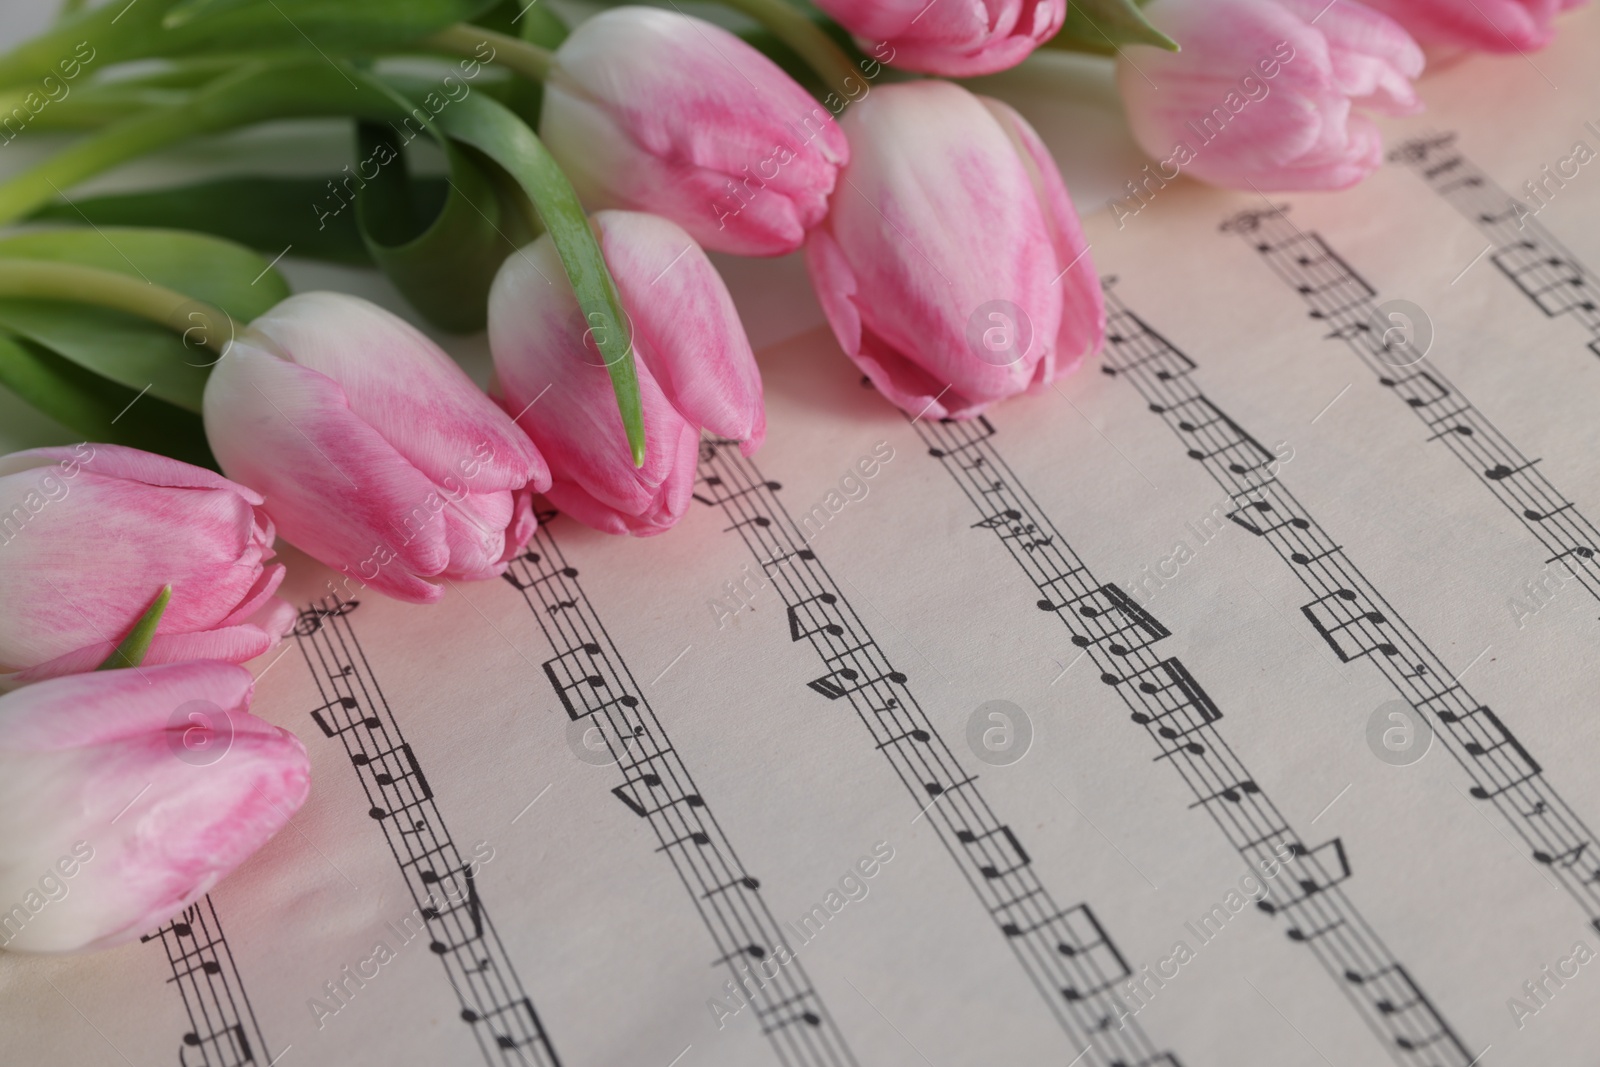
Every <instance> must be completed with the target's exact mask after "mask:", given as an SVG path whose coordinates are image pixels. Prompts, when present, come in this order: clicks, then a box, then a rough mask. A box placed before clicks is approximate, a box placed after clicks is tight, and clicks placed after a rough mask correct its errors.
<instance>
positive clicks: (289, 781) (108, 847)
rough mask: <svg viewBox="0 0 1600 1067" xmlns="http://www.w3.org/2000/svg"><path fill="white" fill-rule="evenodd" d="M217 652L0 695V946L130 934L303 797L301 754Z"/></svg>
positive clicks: (221, 867)
mask: <svg viewBox="0 0 1600 1067" xmlns="http://www.w3.org/2000/svg"><path fill="white" fill-rule="evenodd" d="M251 687H252V682H251V678H250V672H249V671H247V670H245V669H244V668H243V667H236V666H233V665H231V664H226V663H211V662H193V663H174V664H167V665H165V666H160V667H152V666H145V667H140V668H138V669H128V670H117V671H96V672H92V673H89V674H79V675H74V676H73V677H70V678H57V679H53V680H50V681H45V682H40V683H38V684H37V685H31V686H28V687H27V688H25V689H19V690H17V691H16V692H13V693H10V694H8V695H6V696H4V697H0V945H3V946H4V947H5V948H8V949H12V950H14V951H21V952H77V951H82V950H85V949H99V948H108V947H110V946H112V945H119V944H122V943H123V942H126V941H132V940H134V939H135V938H137V937H138V936H139V935H141V934H146V933H149V932H150V931H152V930H153V929H154V928H155V927H156V926H158V925H159V924H161V923H162V922H164V921H166V920H167V919H169V918H171V917H172V916H173V915H175V914H177V913H178V912H180V911H182V910H183V909H184V908H185V907H187V906H188V905H189V904H191V903H193V902H194V901H195V900H196V899H197V898H199V897H200V896H201V895H202V894H204V893H207V892H209V891H210V890H211V889H212V887H214V886H215V885H216V884H217V883H218V882H219V881H221V880H222V878H223V877H224V876H226V875H227V874H228V873H229V872H230V871H232V870H233V869H234V868H235V867H237V866H239V864H241V863H243V862H244V861H245V860H246V859H248V858H249V857H250V856H251V855H252V854H254V853H255V851H256V850H257V849H259V848H260V847H261V846H262V845H263V844H265V843H266V841H267V840H268V839H269V838H270V837H272V835H273V834H275V833H277V832H278V831H279V830H281V829H282V828H283V827H284V825H285V824H286V823H287V822H288V821H289V818H290V817H291V816H292V815H294V813H295V812H296V811H298V810H299V808H300V805H301V804H302V803H304V802H305V799H306V792H307V790H308V788H309V786H310V770H311V768H310V764H309V762H308V760H307V759H306V750H305V746H303V745H302V744H301V743H300V741H299V740H298V739H297V738H296V737H295V736H294V735H293V734H291V733H289V732H288V731H287V730H281V729H279V728H278V727H276V726H272V725H270V724H268V723H266V722H263V721H262V720H261V719H258V718H256V717H255V716H254V715H251V714H250V713H249V707H250V692H251Z"/></svg>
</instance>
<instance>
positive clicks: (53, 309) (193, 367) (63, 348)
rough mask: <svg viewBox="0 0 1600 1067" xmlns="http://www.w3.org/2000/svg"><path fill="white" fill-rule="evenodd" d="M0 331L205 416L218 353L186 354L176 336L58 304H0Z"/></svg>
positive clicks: (127, 318)
mask: <svg viewBox="0 0 1600 1067" xmlns="http://www.w3.org/2000/svg"><path fill="white" fill-rule="evenodd" d="M0 328H3V329H5V330H7V331H8V332H10V333H12V334H14V335H16V336H18V337H25V338H27V339H28V340H29V341H32V342H33V343H35V344H37V345H42V346H43V347H45V348H48V349H50V351H52V352H54V353H55V354H56V355H59V356H63V357H65V358H66V359H70V360H71V361H72V362H74V363H76V364H77V365H78V366H80V367H82V368H84V369H85V370H90V371H93V372H94V373H96V374H98V375H100V376H101V377H103V378H109V379H111V380H112V381H114V382H117V383H118V384H120V385H124V386H127V387H128V388H129V389H132V390H133V391H134V392H135V393H137V392H138V391H139V390H141V389H146V388H148V389H149V391H150V393H149V395H150V396H153V397H160V398H161V399H162V400H165V401H167V402H168V403H171V404H176V405H177V406H178V407H180V408H183V409H184V410H186V411H192V412H196V413H198V412H199V411H200V397H201V395H202V394H203V393H204V392H205V388H206V375H207V374H208V373H209V371H210V368H211V365H212V363H213V362H214V361H215V359H216V355H215V353H212V352H209V351H206V350H204V349H200V350H197V349H194V348H186V347H185V346H184V344H183V341H182V339H181V338H180V337H179V336H178V335H177V334H175V333H173V332H172V331H171V330H168V329H166V328H164V327H162V326H160V325H157V324H156V323H153V322H146V321H145V320H143V319H137V318H134V317H133V316H132V315H127V314H124V313H122V312H120V311H111V310H109V309H106V308H97V307H87V306H85V305H83V304H68V303H62V302H58V301H54V300H0Z"/></svg>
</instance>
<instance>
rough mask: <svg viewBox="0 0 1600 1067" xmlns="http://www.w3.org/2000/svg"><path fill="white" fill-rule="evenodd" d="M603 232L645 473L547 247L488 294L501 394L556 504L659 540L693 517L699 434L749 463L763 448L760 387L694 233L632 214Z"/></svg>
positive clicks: (511, 264)
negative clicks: (635, 386)
mask: <svg viewBox="0 0 1600 1067" xmlns="http://www.w3.org/2000/svg"><path fill="white" fill-rule="evenodd" d="M593 223H594V227H595V230H596V232H597V233H598V235H599V238H600V249H601V251H602V252H603V253H604V254H605V258H606V263H607V265H609V266H610V268H611V273H612V276H613V277H615V278H616V281H617V290H618V292H619V294H620V295H621V297H622V307H623V310H624V312H626V314H627V317H628V320H629V322H628V326H629V329H630V330H631V331H632V341H633V346H634V354H635V356H636V357H637V364H636V365H637V367H638V372H639V395H640V397H641V399H642V401H643V407H644V429H645V438H646V439H647V440H648V441H649V445H650V447H649V453H648V455H647V457H646V459H645V465H644V466H643V467H642V468H635V467H634V465H633V460H632V457H631V456H630V455H629V454H628V448H627V444H626V442H625V441H624V440H623V436H622V421H621V416H619V415H618V413H617V405H616V401H615V400H614V399H613V398H612V392H611V383H610V377H609V375H608V374H607V373H606V368H605V363H604V360H603V359H602V358H601V356H600V355H599V352H598V349H597V347H596V345H595V342H594V340H593V339H592V338H591V337H590V336H589V333H590V331H589V329H588V327H587V325H586V324H585V322H584V319H583V316H582V313H581V312H580V310H579V308H578V304H577V300H576V299H575V298H574V297H573V295H572V290H571V288H570V287H569V286H567V285H565V284H552V283H551V282H550V279H560V278H561V261H560V260H559V259H558V258H557V256H556V251H555V246H554V244H553V243H552V242H551V240H550V238H549V236H548V235H547V236H543V237H540V238H539V239H538V240H537V241H535V242H534V243H533V244H531V245H529V246H528V247H527V248H525V249H523V250H522V251H521V252H519V253H517V254H516V255H514V256H512V257H511V258H510V259H508V260H506V261H505V264H504V265H503V266H502V267H501V268H500V274H499V276H498V277H496V278H495V281H494V286H493V288H492V289H490V291H489V346H490V348H491V349H492V350H493V352H494V365H495V378H496V382H497V388H498V389H499V390H500V391H501V403H502V404H503V405H504V406H505V408H506V410H507V411H511V412H519V413H520V415H519V417H518V419H517V422H518V424H519V425H521V426H522V428H523V429H524V430H526V431H527V432H528V436H529V437H531V438H532V439H533V441H534V443H535V444H536V445H538V447H539V450H540V451H541V452H542V453H543V454H544V455H545V457H546V458H547V459H548V460H549V461H550V470H551V475H552V482H551V485H550V489H549V491H548V492H547V493H546V494H545V495H546V496H547V497H548V498H549V499H550V502H551V503H552V504H554V505H555V506H556V507H557V508H559V509H560V510H561V511H563V512H565V513H567V514H569V515H571V516H572V517H573V518H575V519H577V520H578V521H579V522H582V523H586V524H587V525H589V526H593V527H594V528H595V529H598V530H604V531H606V532H607V533H631V534H638V535H645V534H657V533H662V532H664V531H666V530H667V529H668V528H669V527H671V526H672V525H673V524H674V523H676V522H677V521H678V520H679V519H680V518H682V517H683V513H684V511H685V509H686V508H687V507H688V504H689V496H690V493H691V492H692V491H693V489H694V478H695V465H696V461H697V457H698V454H699V443H700V431H701V429H702V428H704V429H708V430H710V431H711V432H713V433H715V434H718V435H720V436H722V437H725V438H730V439H733V440H737V441H742V442H744V452H745V454H746V455H749V454H750V453H751V452H754V451H755V449H756V447H757V446H758V445H759V444H760V443H761V439H762V438H763V437H764V436H765V435H766V414H765V412H764V411H763V409H762V406H761V376H760V373H759V372H758V371H757V369H756V361H755V356H754V354H753V353H752V352H751V351H750V341H749V339H748V338H746V337H745V333H744V326H743V325H742V324H741V323H740V322H739V313H738V311H737V310H735V308H734V306H733V298H732V297H730V296H729V295H728V290H727V287H726V286H724V285H723V283H722V278H721V276H720V275H718V274H717V271H716V268H715V267H713V266H712V265H711V261H710V260H709V259H707V258H706V254H705V253H704V252H703V251H701V249H700V246H699V245H697V244H695V243H694V241H693V239H691V238H690V236H689V235H688V234H687V233H685V232H684V231H683V230H682V229H681V228H679V227H678V226H677V225H675V224H673V223H671V222H669V221H667V220H666V219H663V218H660V217H658V216H655V215H643V214H638V213H635V212H628V211H602V212H600V213H598V214H597V215H595V216H594V218H593ZM546 390H548V391H549V396H548V397H545V392H546ZM542 397H543V399H541V398H542Z"/></svg>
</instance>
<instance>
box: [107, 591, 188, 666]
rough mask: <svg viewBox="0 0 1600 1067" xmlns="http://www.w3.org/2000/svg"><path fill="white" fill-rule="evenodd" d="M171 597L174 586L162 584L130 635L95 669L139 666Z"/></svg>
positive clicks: (130, 631) (153, 638)
mask: <svg viewBox="0 0 1600 1067" xmlns="http://www.w3.org/2000/svg"><path fill="white" fill-rule="evenodd" d="M171 599H172V586H170V585H164V586H162V587H161V592H159V593H157V594H156V598H155V600H153V601H151V603H150V606H149V607H148V608H146V609H145V613H144V614H143V615H141V616H139V621H138V622H136V623H134V624H133V629H131V630H129V631H128V636H126V637H124V638H123V639H122V640H121V641H120V642H119V643H118V644H117V647H116V648H114V649H112V650H111V655H109V656H107V657H106V661H105V662H104V663H102V664H100V666H98V667H96V668H95V670H97V671H114V670H118V669H120V668H123V667H137V666H138V665H139V664H141V663H143V662H144V657H145V654H146V653H148V652H149V651H150V642H151V641H154V640H155V637H156V627H157V626H160V625H161V616H162V615H163V614H165V613H166V610H167V601H169V600H171Z"/></svg>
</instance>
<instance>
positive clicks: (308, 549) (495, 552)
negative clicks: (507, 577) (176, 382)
mask: <svg viewBox="0 0 1600 1067" xmlns="http://www.w3.org/2000/svg"><path fill="white" fill-rule="evenodd" d="M204 413H205V424H206V437H207V438H208V439H209V440H210V442H211V450H212V452H214V453H215V454H216V457H217V461H218V462H219V463H221V464H222V469H223V470H225V471H227V472H228V474H229V475H230V476H231V477H234V478H237V479H238V480H239V481H241V482H243V483H245V484H246V485H249V486H251V487H252V488H254V489H257V490H260V491H261V493H262V494H263V495H264V496H265V497H266V509H267V513H268V514H270V515H271V516H272V518H273V520H274V521H275V522H276V523H277V524H278V530H279V532H280V533H282V534H283V536H284V537H285V538H286V539H287V540H289V541H291V542H293V543H294V544H295V545H296V546H297V547H299V548H300V549H301V550H302V551H304V552H305V553H307V554H308V555H310V556H312V557H314V558H316V559H318V560H320V561H322V562H323V563H326V564H327V565H328V566H330V567H333V568H335V569H337V570H339V571H341V572H343V573H344V574H346V575H347V576H349V577H350V578H352V579H355V580H357V581H359V582H362V583H365V584H367V585H370V586H372V587H373V588H374V589H376V590H378V591H379V592H381V593H387V594H388V595H389V596H393V597H398V598H400V599H402V600H410V601H414V602H417V603H432V602H433V601H436V600H438V599H439V598H440V597H441V596H442V595H443V594H444V589H443V587H442V586H441V585H439V584H437V583H436V582H434V581H430V580H429V579H439V580H448V579H452V578H461V579H478V578H492V577H494V576H496V575H499V574H500V573H502V572H503V571H504V570H505V568H506V565H507V563H509V562H510V560H511V559H512V558H513V557H514V556H515V555H516V554H517V553H518V552H519V551H521V550H522V546H523V545H525V544H527V541H528V538H529V537H531V536H533V531H534V526H535V522H534V518H533V509H532V495H533V493H534V492H536V491H539V490H542V489H544V488H545V487H546V486H547V485H548V484H549V472H548V471H547V470H546V468H545V465H544V461H543V460H542V459H541V458H540V456H539V453H538V451H537V450H536V449H535V448H534V447H533V445H532V444H531V443H530V442H529V441H528V439H527V437H526V436H525V435H524V434H523V433H522V431H521V430H518V429H517V427H516V426H515V425H513V424H512V422H511V420H510V419H509V418H507V417H506V415H505V413H504V412H502V411H501V410H500V409H499V408H498V407H496V406H495V404H494V402H493V401H491V400H490V399H489V398H488V397H487V396H485V395H484V394H483V393H482V392H481V391H480V390H479V389H478V387H477V386H476V385H474V384H473V383H472V379H470V378H468V377H467V375H466V372H464V371H463V370H462V369H461V368H460V367H458V366H457V365H456V364H455V363H454V362H453V361H452V360H451V359H450V357H449V356H448V355H446V354H445V352H444V351H443V350H442V349H440V348H439V346H438V345H436V344H434V343H433V342H432V341H430V340H428V338H427V337H425V336H423V334H422V333H421V332H420V331H418V330H417V329H415V328H414V327H412V326H411V325H410V324H409V323H407V322H405V321H404V320H402V319H400V318H398V317H396V316H395V315H392V314H390V313H389V312H387V311H385V310H383V309H382V308H380V307H378V306H377V305H375V304H370V303H368V302H366V301H365V300H360V299H358V298H356V297H353V296H346V295H344V294H342V293H304V294H301V295H298V296H292V297H290V298H289V299H287V300H285V301H283V302H282V303H280V304H279V305H278V306H277V307H275V308H273V309H272V310H271V311H268V312H267V313H266V314H265V315H263V316H261V317H260V318H258V319H256V320H255V322H253V323H252V324H251V326H250V329H249V330H248V331H247V332H246V333H245V334H244V335H243V336H241V337H240V338H238V339H237V340H236V341H235V342H234V343H233V344H232V345H231V346H230V347H229V348H228V350H227V353H226V354H225V355H224V356H223V357H222V359H221V360H220V361H218V363H217V366H216V368H215V369H214V370H213V371H212V372H211V378H210V380H209V381H208V382H207V383H206V391H205V403H204Z"/></svg>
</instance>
